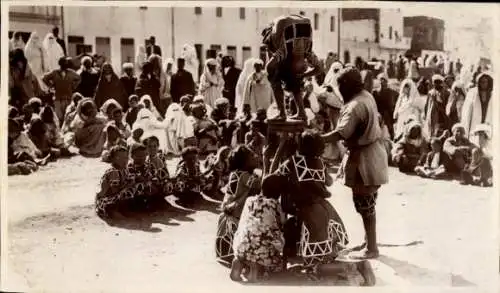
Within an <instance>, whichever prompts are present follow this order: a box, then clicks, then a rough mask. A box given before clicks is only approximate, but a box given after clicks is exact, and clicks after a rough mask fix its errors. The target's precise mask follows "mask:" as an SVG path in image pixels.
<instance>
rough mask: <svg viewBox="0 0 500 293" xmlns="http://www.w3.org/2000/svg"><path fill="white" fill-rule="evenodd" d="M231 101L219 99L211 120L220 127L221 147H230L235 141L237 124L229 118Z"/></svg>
mask: <svg viewBox="0 0 500 293" xmlns="http://www.w3.org/2000/svg"><path fill="white" fill-rule="evenodd" d="M229 107H230V105H229V100H228V99H226V98H218V99H217V100H216V101H215V108H214V110H213V111H212V114H211V118H212V120H213V121H215V123H217V125H219V127H220V129H221V130H220V132H221V135H220V143H221V145H225V146H230V145H231V142H232V140H233V134H234V131H235V130H236V127H237V124H236V122H235V121H233V120H231V119H230V118H229Z"/></svg>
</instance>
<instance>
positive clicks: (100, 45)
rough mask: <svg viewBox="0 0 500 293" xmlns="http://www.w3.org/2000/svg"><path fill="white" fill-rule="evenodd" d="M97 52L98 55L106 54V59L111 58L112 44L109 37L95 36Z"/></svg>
mask: <svg viewBox="0 0 500 293" xmlns="http://www.w3.org/2000/svg"><path fill="white" fill-rule="evenodd" d="M95 52H96V54H98V55H101V56H104V57H105V58H106V60H111V46H110V41H109V38H105V37H97V38H95Z"/></svg>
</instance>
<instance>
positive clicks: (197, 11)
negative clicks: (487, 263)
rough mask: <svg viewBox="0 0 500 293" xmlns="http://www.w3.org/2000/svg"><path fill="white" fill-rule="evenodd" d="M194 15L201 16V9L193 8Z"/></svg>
mask: <svg viewBox="0 0 500 293" xmlns="http://www.w3.org/2000/svg"><path fill="white" fill-rule="evenodd" d="M194 14H196V15H201V7H195V8H194Z"/></svg>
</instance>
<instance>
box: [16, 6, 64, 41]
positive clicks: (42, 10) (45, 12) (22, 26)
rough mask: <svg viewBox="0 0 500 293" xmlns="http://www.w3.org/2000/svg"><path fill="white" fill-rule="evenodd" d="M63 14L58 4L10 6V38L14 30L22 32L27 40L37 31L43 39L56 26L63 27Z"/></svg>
mask: <svg viewBox="0 0 500 293" xmlns="http://www.w3.org/2000/svg"><path fill="white" fill-rule="evenodd" d="M62 14H63V11H62V9H61V7H57V6H10V7H9V38H11V37H12V34H13V33H14V32H20V33H21V35H22V37H23V40H24V42H27V41H28V38H29V36H30V34H31V33H32V32H37V34H38V35H39V36H40V37H41V38H42V39H43V38H45V35H46V34H47V33H49V32H51V31H52V28H53V27H54V26H58V27H61V24H62ZM63 33H64V32H63V31H61V34H63Z"/></svg>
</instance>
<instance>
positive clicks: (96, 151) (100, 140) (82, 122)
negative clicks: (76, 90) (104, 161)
mask: <svg viewBox="0 0 500 293" xmlns="http://www.w3.org/2000/svg"><path fill="white" fill-rule="evenodd" d="M105 126H106V119H105V118H104V117H102V116H101V115H100V114H99V113H98V111H97V107H96V105H95V103H94V102H93V101H92V99H89V98H85V99H83V100H81V101H80V103H78V106H77V109H76V116H75V118H74V120H73V122H72V123H71V126H70V128H71V130H72V131H73V133H74V144H75V146H76V147H77V148H79V149H80V154H81V155H82V156H85V157H99V156H100V155H101V153H102V151H103V148H104V143H105V142H106V135H105V132H104V131H103V130H104V127H105Z"/></svg>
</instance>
